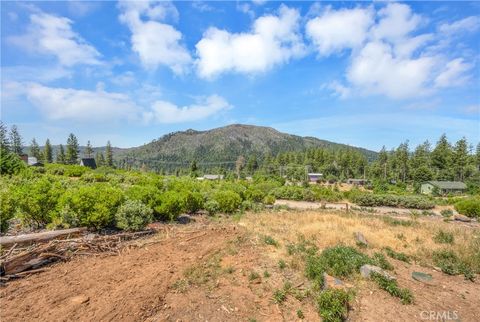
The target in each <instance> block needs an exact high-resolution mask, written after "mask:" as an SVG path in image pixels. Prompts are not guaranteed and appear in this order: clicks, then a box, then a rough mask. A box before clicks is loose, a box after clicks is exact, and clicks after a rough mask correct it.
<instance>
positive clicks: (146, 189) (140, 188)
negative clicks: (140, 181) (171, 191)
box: [125, 184, 160, 209]
mask: <svg viewBox="0 0 480 322" xmlns="http://www.w3.org/2000/svg"><path fill="white" fill-rule="evenodd" d="M159 195H160V190H158V189H157V187H155V186H154V185H149V184H146V185H134V186H130V187H128V188H127V189H126V190H125V197H126V198H127V199H130V200H137V201H141V202H142V203H143V204H144V205H146V206H148V207H150V208H152V209H154V208H155V206H157V205H158V204H157V201H158V200H157V197H159Z"/></svg>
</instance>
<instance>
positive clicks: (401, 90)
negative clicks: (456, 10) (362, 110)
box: [306, 3, 476, 99]
mask: <svg viewBox="0 0 480 322" xmlns="http://www.w3.org/2000/svg"><path fill="white" fill-rule="evenodd" d="M426 23H427V20H426V19H425V18H424V17H422V16H420V15H417V14H415V13H414V12H413V11H412V9H411V8H410V7H409V6H408V5H406V4H400V3H389V4H387V5H386V6H384V7H383V8H382V9H380V10H378V11H377V12H376V13H375V12H374V11H373V9H372V7H368V8H353V9H340V10H332V9H331V8H327V10H325V11H323V12H321V13H318V14H317V16H316V17H313V18H311V19H310V20H309V21H308V22H307V24H306V33H307V35H308V37H309V38H310V39H311V40H312V43H313V45H314V46H315V49H316V50H317V52H318V54H319V56H320V57H321V56H329V55H332V54H336V53H340V52H342V51H343V50H346V49H350V50H351V56H350V59H349V65H348V67H347V69H346V73H345V81H346V83H345V84H342V82H339V81H333V82H330V83H328V84H327V85H326V86H324V87H325V88H327V89H330V90H332V91H333V92H334V93H336V95H338V96H339V97H341V98H345V97H348V96H351V95H352V94H353V93H360V94H364V95H368V94H378V95H385V96H387V97H390V98H393V99H406V98H412V97H418V96H423V95H427V94H431V93H433V92H434V91H435V90H436V89H438V88H444V87H451V86H458V85H461V84H463V83H464V82H465V81H466V80H467V79H468V77H467V76H466V73H467V72H468V71H469V70H470V69H471V67H472V66H471V65H470V64H467V63H465V61H464V59H462V58H454V59H450V60H449V59H448V58H447V57H445V55H441V54H439V53H435V52H432V51H429V50H428V49H427V48H426V47H427V46H426V45H427V44H428V43H430V42H434V41H436V40H437V39H436V36H435V35H434V34H432V33H423V34H422V33H420V34H419V33H418V30H419V29H420V27H421V26H423V25H425V24H426ZM475 24H476V22H475V19H473V17H471V19H470V18H467V19H463V20H461V21H457V22H455V23H452V24H449V25H446V24H444V25H442V26H441V27H440V29H442V30H443V31H444V32H449V31H451V30H456V31H458V30H464V29H469V30H471V29H472V28H476V27H475Z"/></svg>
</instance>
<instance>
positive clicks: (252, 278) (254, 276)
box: [248, 272, 260, 281]
mask: <svg viewBox="0 0 480 322" xmlns="http://www.w3.org/2000/svg"><path fill="white" fill-rule="evenodd" d="M258 278H260V274H258V273H257V272H251V273H250V275H248V280H249V281H254V280H256V279H258Z"/></svg>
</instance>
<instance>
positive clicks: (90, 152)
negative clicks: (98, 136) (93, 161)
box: [83, 140, 93, 158]
mask: <svg viewBox="0 0 480 322" xmlns="http://www.w3.org/2000/svg"><path fill="white" fill-rule="evenodd" d="M83 153H84V154H85V157H87V158H91V157H92V156H93V148H92V145H91V144H90V140H88V142H87V146H86V147H85V151H84V152H83Z"/></svg>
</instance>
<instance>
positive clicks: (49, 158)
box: [43, 139, 53, 163]
mask: <svg viewBox="0 0 480 322" xmlns="http://www.w3.org/2000/svg"><path fill="white" fill-rule="evenodd" d="M43 156H44V158H45V163H52V162H53V151H52V145H51V144H50V139H47V141H45V150H44V151H43Z"/></svg>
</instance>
